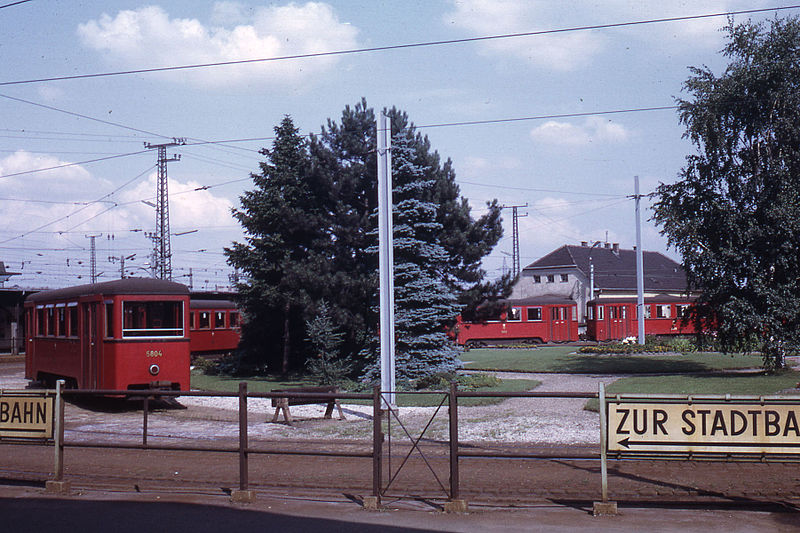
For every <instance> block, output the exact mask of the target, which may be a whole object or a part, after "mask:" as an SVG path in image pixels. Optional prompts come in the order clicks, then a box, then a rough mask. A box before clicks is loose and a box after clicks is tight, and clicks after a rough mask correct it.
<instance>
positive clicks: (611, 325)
mask: <svg viewBox="0 0 800 533" xmlns="http://www.w3.org/2000/svg"><path fill="white" fill-rule="evenodd" d="M627 336H628V306H626V305H609V306H608V338H609V339H624V338H625V337H627Z"/></svg>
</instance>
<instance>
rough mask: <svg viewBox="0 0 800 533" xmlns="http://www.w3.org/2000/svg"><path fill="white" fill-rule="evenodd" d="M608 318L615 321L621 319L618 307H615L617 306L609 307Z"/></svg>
mask: <svg viewBox="0 0 800 533" xmlns="http://www.w3.org/2000/svg"><path fill="white" fill-rule="evenodd" d="M608 318H610V319H611V320H615V319H617V318H619V317H618V316H617V306H615V305H609V306H608Z"/></svg>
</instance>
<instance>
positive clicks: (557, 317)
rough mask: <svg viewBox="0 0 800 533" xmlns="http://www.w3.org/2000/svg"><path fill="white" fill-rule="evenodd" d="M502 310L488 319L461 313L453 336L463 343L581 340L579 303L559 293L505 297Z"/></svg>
mask: <svg viewBox="0 0 800 533" xmlns="http://www.w3.org/2000/svg"><path fill="white" fill-rule="evenodd" d="M504 304H505V305H504V306H503V307H502V311H501V312H500V313H499V314H498V315H497V316H496V317H492V318H490V319H488V320H482V321H480V322H462V320H461V317H458V319H457V322H456V325H455V326H454V327H453V329H452V330H451V336H452V337H453V338H455V340H456V342H457V343H458V344H459V345H461V346H464V345H467V346H470V345H476V344H481V343H483V342H508V341H528V342H536V343H546V342H568V341H576V340H578V306H577V304H576V303H575V302H574V301H573V300H569V299H565V298H559V297H552V298H548V297H536V298H525V299H521V300H506V301H505V302H504Z"/></svg>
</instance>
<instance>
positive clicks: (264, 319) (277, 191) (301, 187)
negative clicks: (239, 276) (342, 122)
mask: <svg viewBox="0 0 800 533" xmlns="http://www.w3.org/2000/svg"><path fill="white" fill-rule="evenodd" d="M275 134H276V138H275V140H274V142H273V145H272V149H271V150H267V149H264V150H262V152H261V153H262V154H263V155H264V156H266V158H267V161H265V162H262V163H260V167H261V173H260V174H253V175H252V178H253V182H254V185H255V186H256V188H255V189H254V190H251V191H247V192H245V193H244V194H243V195H242V196H241V198H240V201H241V209H235V210H234V212H233V214H234V216H235V217H236V219H237V220H238V221H239V222H240V223H241V224H242V226H243V228H244V230H245V233H246V236H245V240H246V243H233V245H232V246H231V247H230V248H227V249H226V250H225V253H226V254H227V256H228V262H229V263H230V264H231V265H232V266H234V267H236V268H237V269H239V270H240V271H242V272H243V273H244V274H245V281H243V282H242V283H240V284H239V285H238V287H237V288H238V293H239V303H240V305H241V306H242V307H243V310H244V311H245V316H246V317H247V321H246V322H245V324H244V327H243V331H242V333H243V338H242V346H243V348H244V350H245V357H246V359H248V360H249V361H250V362H251V363H253V364H255V365H257V366H261V365H265V364H266V365H267V366H268V367H269V368H270V369H272V370H275V369H280V371H281V372H283V373H286V372H287V371H288V370H289V369H290V368H291V367H298V366H301V365H302V364H303V363H304V358H305V353H304V351H303V346H302V345H303V339H305V333H304V321H305V319H306V318H308V316H309V315H308V310H309V308H310V307H311V306H312V304H313V302H315V301H317V300H318V299H319V295H320V294H321V293H323V292H324V285H325V279H326V278H327V275H328V269H327V261H326V253H327V252H328V250H329V247H330V246H329V243H330V238H329V236H328V234H327V228H328V227H329V216H328V213H327V212H326V209H325V204H326V203H327V194H328V191H327V189H326V187H325V185H324V184H323V183H321V182H319V181H317V180H315V179H314V176H315V175H314V173H313V172H311V167H310V163H309V157H308V147H307V143H306V140H305V139H304V138H303V137H301V136H300V135H298V130H297V129H296V128H295V127H294V124H293V122H292V120H291V118H289V117H288V116H287V117H285V118H284V119H283V120H282V122H281V124H280V125H279V126H277V127H276V128H275Z"/></svg>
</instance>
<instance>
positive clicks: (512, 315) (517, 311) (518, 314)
mask: <svg viewBox="0 0 800 533" xmlns="http://www.w3.org/2000/svg"><path fill="white" fill-rule="evenodd" d="M520 320H522V308H520V307H512V308H511V309H510V312H509V313H508V321H509V322H519V321H520Z"/></svg>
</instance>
